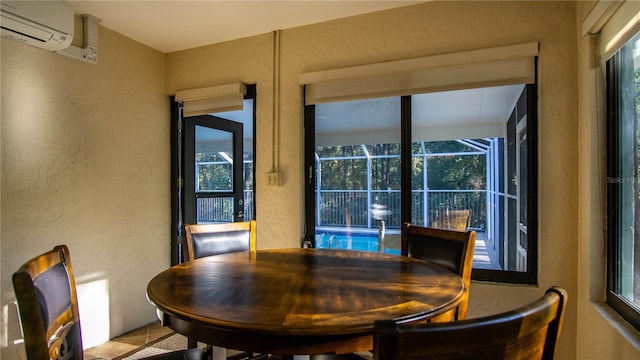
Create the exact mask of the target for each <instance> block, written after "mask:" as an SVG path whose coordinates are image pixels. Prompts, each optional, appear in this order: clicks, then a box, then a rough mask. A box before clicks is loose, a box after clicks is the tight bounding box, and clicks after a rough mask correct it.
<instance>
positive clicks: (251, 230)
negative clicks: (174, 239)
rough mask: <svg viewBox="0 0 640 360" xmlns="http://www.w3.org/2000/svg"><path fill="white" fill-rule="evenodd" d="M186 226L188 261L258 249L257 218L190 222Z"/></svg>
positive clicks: (186, 253)
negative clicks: (225, 221)
mask: <svg viewBox="0 0 640 360" xmlns="http://www.w3.org/2000/svg"><path fill="white" fill-rule="evenodd" d="M184 228H185V233H186V236H185V238H186V239H185V240H186V242H185V248H186V251H185V255H186V260H187V261H189V260H194V259H199V258H201V257H205V256H212V255H219V254H226V253H230V252H238V251H255V249H256V222H255V220H252V221H247V222H234V223H224V224H188V225H185V226H184Z"/></svg>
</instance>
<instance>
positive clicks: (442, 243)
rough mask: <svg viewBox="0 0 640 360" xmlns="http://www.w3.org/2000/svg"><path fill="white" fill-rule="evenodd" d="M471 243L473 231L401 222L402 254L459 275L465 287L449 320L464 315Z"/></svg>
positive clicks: (472, 245)
mask: <svg viewBox="0 0 640 360" xmlns="http://www.w3.org/2000/svg"><path fill="white" fill-rule="evenodd" d="M475 243H476V232H475V231H459V230H448V229H436V228H428V227H422V226H415V225H411V224H409V223H405V224H404V225H403V226H402V239H401V253H402V255H404V256H409V257H415V258H419V259H423V260H427V261H430V262H432V263H436V264H438V265H441V266H443V267H445V268H447V269H449V270H451V271H452V272H454V273H456V274H458V275H460V276H461V277H462V282H463V283H464V287H465V290H464V293H463V295H462V301H461V302H460V304H459V305H458V307H457V308H456V311H455V312H454V313H453V314H452V317H453V320H464V319H466V317H467V308H468V304H469V286H470V285H471V269H472V266H473V250H474V247H475ZM445 320H446V319H445Z"/></svg>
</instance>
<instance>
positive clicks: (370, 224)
mask: <svg viewBox="0 0 640 360" xmlns="http://www.w3.org/2000/svg"><path fill="white" fill-rule="evenodd" d="M486 193H487V192H486V190H429V191H427V192H426V193H425V192H424V191H422V190H416V191H413V192H412V201H411V207H412V209H411V210H412V215H413V218H412V220H411V222H412V223H414V224H416V225H421V226H424V225H427V226H428V225H430V224H431V223H432V222H433V221H434V220H436V219H439V218H440V217H441V216H442V215H444V213H445V212H446V211H447V210H470V211H471V220H470V228H472V229H476V230H485V229H486V227H487V218H486V203H487V196H486ZM316 201H317V204H316V205H317V207H318V209H320V211H317V212H316V216H317V218H316V224H317V226H337V227H342V226H347V225H349V226H354V227H363V228H377V227H378V220H377V219H375V218H374V217H373V216H372V213H371V209H372V208H373V205H383V208H384V209H385V210H387V214H386V215H385V216H384V217H383V218H382V219H383V220H385V225H386V227H387V228H400V226H401V220H400V190H391V191H375V190H372V191H369V192H368V191H367V190H350V191H345V190H322V191H320V192H319V196H317V197H316ZM425 203H426V204H427V206H424V204H425ZM425 209H427V211H426V213H425Z"/></svg>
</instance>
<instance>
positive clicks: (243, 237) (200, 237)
mask: <svg viewBox="0 0 640 360" xmlns="http://www.w3.org/2000/svg"><path fill="white" fill-rule="evenodd" d="M184 230H185V234H186V238H185V243H184V245H185V248H186V251H185V257H186V259H185V260H186V261H191V260H195V259H199V258H201V257H205V256H213V255H219V254H226V253H231V252H238V251H255V250H256V221H255V220H251V221H244V222H233V223H220V224H186V225H185V226H184ZM188 342H189V347H190V348H191V347H196V345H197V341H196V340H194V339H188ZM207 351H208V352H210V353H212V352H213V351H216V353H226V349H224V348H220V347H214V346H211V345H207ZM250 358H254V355H253V353H250V352H240V353H238V354H235V356H229V357H228V359H250Z"/></svg>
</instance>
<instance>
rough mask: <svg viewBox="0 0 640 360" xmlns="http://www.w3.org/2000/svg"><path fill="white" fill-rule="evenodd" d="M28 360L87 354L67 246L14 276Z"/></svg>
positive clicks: (179, 357)
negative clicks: (84, 347) (83, 343)
mask: <svg viewBox="0 0 640 360" xmlns="http://www.w3.org/2000/svg"><path fill="white" fill-rule="evenodd" d="M13 287H14V290H15V294H16V300H17V301H18V311H19V314H20V322H21V324H22V332H23V336H24V346H25V351H26V355H27V359H30V360H47V359H52V360H58V359H60V360H63V359H64V360H67V359H75V360H82V359H83V358H84V352H83V347H82V336H81V330H80V315H79V311H78V299H77V294H76V283H75V278H74V276H73V270H72V267H71V258H70V256H69V249H68V248H67V246H65V245H60V246H56V247H55V248H54V249H53V250H51V251H48V252H46V253H44V254H42V255H39V256H37V257H35V258H33V259H31V260H29V261H28V262H26V263H25V264H24V265H22V266H21V267H20V268H19V269H18V270H17V271H16V272H15V273H14V274H13ZM147 359H154V360H160V359H163V360H183V359H184V360H207V354H206V353H205V352H204V351H202V350H200V349H191V350H182V351H174V352H170V353H167V354H162V355H157V356H153V357H149V358H147Z"/></svg>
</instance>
